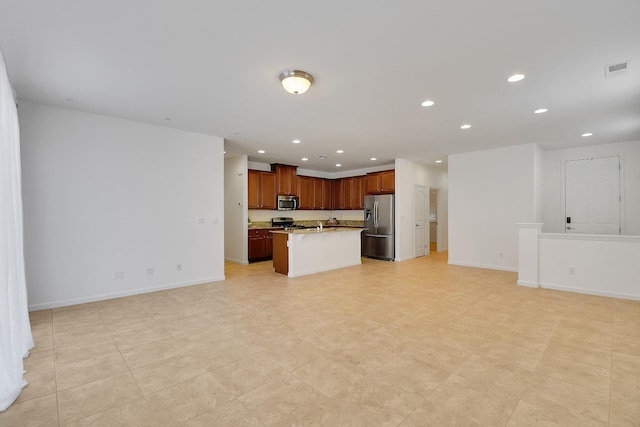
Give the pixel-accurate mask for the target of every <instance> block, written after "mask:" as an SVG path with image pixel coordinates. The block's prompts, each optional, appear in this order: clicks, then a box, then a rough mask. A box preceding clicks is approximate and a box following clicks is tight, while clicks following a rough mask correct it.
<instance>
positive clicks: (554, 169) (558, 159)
mask: <svg viewBox="0 0 640 427" xmlns="http://www.w3.org/2000/svg"><path fill="white" fill-rule="evenodd" d="M613 155H620V157H621V165H622V170H621V182H620V184H621V185H620V191H621V196H622V212H621V214H622V221H621V225H622V233H623V234H627V235H640V141H632V142H620V143H612V144H602V145H591V146H587V147H578V148H568V149H563V150H551V151H545V152H544V217H543V221H541V222H544V226H543V229H542V231H543V232H545V233H563V232H564V205H563V203H564V202H563V201H564V162H565V161H566V160H570V159H583V158H588V157H595V156H613Z"/></svg>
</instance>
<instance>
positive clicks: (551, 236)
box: [538, 233, 640, 243]
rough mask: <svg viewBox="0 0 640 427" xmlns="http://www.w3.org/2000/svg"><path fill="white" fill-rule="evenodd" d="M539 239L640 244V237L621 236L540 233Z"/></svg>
mask: <svg viewBox="0 0 640 427" xmlns="http://www.w3.org/2000/svg"><path fill="white" fill-rule="evenodd" d="M538 238H539V239H557V240H589V241H600V242H629V243H640V236H624V235H620V234H564V233H540V235H539V237H538Z"/></svg>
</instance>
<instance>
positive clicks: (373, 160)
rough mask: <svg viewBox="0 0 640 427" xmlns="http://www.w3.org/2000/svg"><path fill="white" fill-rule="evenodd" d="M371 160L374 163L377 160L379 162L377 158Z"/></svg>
mask: <svg viewBox="0 0 640 427" xmlns="http://www.w3.org/2000/svg"><path fill="white" fill-rule="evenodd" d="M369 160H371V161H372V162H375V161H376V160H378V159H376V158H375V157H372V158H370V159H369Z"/></svg>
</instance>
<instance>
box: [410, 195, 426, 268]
mask: <svg viewBox="0 0 640 427" xmlns="http://www.w3.org/2000/svg"><path fill="white" fill-rule="evenodd" d="M418 190H422V194H423V200H424V204H423V206H422V212H423V215H424V217H423V219H422V223H423V225H422V227H423V230H424V232H423V233H424V236H423V238H424V242H425V244H424V254H422V255H418V254H417V252H416V228H417V227H414V229H413V257H414V258H417V257H419V256H426V255H429V228H428V224H429V221H428V215H427V212H428V207H429V193H428V191H427V187H426V186H425V185H419V184H416V185H415V186H414V188H413V202H414V206H413V223H414V224H416V209H417V206H415V202H416V194H417V193H418Z"/></svg>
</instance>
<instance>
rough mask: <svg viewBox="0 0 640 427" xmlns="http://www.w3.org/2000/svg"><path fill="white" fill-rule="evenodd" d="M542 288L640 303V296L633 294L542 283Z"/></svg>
mask: <svg viewBox="0 0 640 427" xmlns="http://www.w3.org/2000/svg"><path fill="white" fill-rule="evenodd" d="M540 287H541V288H543V289H553V290H556V291H565V292H574V293H577V294H586V295H596V296H601V297H612V298H622V299H629V300H636V301H640V295H633V294H621V293H618V292H608V291H598V290H595V289H584V288H574V287H571V286H562V285H552V284H550V283H540Z"/></svg>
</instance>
